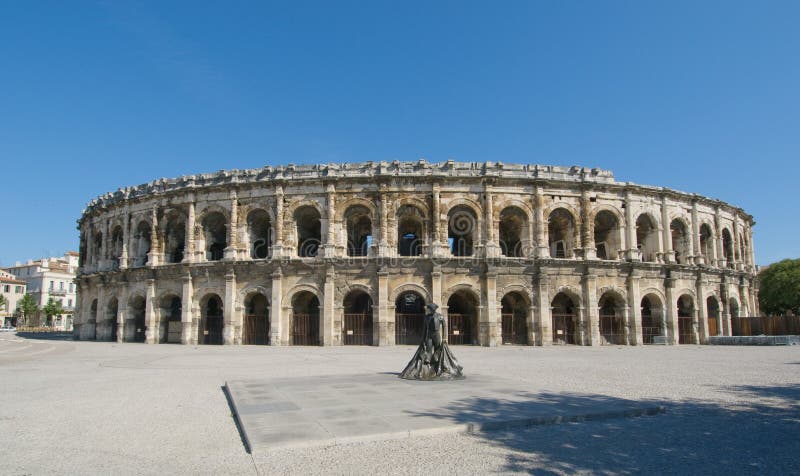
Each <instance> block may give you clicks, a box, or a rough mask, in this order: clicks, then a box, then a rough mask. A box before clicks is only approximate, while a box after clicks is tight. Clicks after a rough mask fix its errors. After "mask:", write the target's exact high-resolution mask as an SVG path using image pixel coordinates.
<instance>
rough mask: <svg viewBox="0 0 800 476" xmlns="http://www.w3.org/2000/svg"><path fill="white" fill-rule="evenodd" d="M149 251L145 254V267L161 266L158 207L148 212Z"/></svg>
mask: <svg viewBox="0 0 800 476" xmlns="http://www.w3.org/2000/svg"><path fill="white" fill-rule="evenodd" d="M150 223H151V226H150V251H149V252H148V253H147V266H158V265H159V264H161V260H160V259H159V258H160V257H161V253H160V250H161V246H160V241H159V239H158V207H157V206H154V207H153V210H152V211H151V212H150Z"/></svg>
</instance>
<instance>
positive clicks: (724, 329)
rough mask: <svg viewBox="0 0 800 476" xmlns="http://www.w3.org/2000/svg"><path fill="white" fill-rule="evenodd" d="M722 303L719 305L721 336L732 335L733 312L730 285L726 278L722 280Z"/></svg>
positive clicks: (718, 326)
mask: <svg viewBox="0 0 800 476" xmlns="http://www.w3.org/2000/svg"><path fill="white" fill-rule="evenodd" d="M719 300H720V303H719V320H720V322H719V323H718V325H717V328H718V329H719V335H721V336H729V335H731V310H730V304H731V301H730V293H729V291H728V283H727V280H726V279H725V277H724V276H723V278H722V285H721V286H720V298H719Z"/></svg>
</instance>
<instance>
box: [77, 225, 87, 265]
mask: <svg viewBox="0 0 800 476" xmlns="http://www.w3.org/2000/svg"><path fill="white" fill-rule="evenodd" d="M86 265H87V262H86V234H85V233H83V232H81V238H80V243H79V244H78V266H79V267H84V266H86Z"/></svg>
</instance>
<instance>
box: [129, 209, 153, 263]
mask: <svg viewBox="0 0 800 476" xmlns="http://www.w3.org/2000/svg"><path fill="white" fill-rule="evenodd" d="M150 234H151V230H150V223H148V222H146V221H144V220H142V221H140V222H139V224H138V225H136V231H135V232H134V234H133V266H144V265H146V264H147V254H148V253H150V245H151V235H150Z"/></svg>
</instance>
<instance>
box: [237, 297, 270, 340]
mask: <svg viewBox="0 0 800 476" xmlns="http://www.w3.org/2000/svg"><path fill="white" fill-rule="evenodd" d="M244 306H245V316H244V332H243V333H242V344H245V345H268V344H269V307H268V305H267V298H266V297H265V296H264V295H263V294H260V293H256V294H251V295H249V296H247V299H245V304H244Z"/></svg>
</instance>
